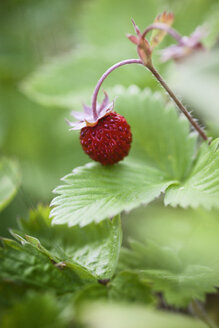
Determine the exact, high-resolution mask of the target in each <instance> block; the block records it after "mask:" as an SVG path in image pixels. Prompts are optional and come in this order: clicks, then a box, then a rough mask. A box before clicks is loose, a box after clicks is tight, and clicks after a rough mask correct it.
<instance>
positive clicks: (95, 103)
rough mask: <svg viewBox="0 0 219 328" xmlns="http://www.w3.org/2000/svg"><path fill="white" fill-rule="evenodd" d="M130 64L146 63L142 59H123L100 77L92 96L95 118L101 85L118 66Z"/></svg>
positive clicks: (95, 116) (95, 117)
mask: <svg viewBox="0 0 219 328" xmlns="http://www.w3.org/2000/svg"><path fill="white" fill-rule="evenodd" d="M128 64H140V65H144V64H143V63H142V61H141V60H140V59H126V60H123V61H121V62H119V63H117V64H115V65H113V66H111V67H110V68H109V69H108V70H107V71H106V72H105V73H104V74H103V75H102V76H101V78H100V79H99V81H98V82H97V85H96V87H95V90H94V93H93V98H92V110H93V116H94V119H97V117H98V116H97V96H98V92H99V90H100V87H101V85H102V83H103V81H104V80H105V79H106V77H107V76H108V75H109V74H110V73H111V72H112V71H114V70H115V69H117V68H118V67H120V66H123V65H128Z"/></svg>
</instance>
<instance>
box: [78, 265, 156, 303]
mask: <svg viewBox="0 0 219 328" xmlns="http://www.w3.org/2000/svg"><path fill="white" fill-rule="evenodd" d="M100 300H105V301H109V302H112V301H115V302H122V303H139V304H147V305H148V304H154V303H155V301H154V296H153V295H152V288H151V286H149V284H148V283H147V282H145V281H141V280H140V279H139V276H138V274H136V273H133V272H126V271H124V272H120V273H119V274H117V275H116V276H115V277H114V278H113V279H112V280H111V281H108V282H106V283H105V284H104V283H101V284H100V283H99V284H97V283H96V284H93V285H88V286H85V287H84V288H83V289H81V290H80V291H78V292H77V293H75V298H74V303H75V305H76V306H81V304H82V303H87V302H88V301H100Z"/></svg>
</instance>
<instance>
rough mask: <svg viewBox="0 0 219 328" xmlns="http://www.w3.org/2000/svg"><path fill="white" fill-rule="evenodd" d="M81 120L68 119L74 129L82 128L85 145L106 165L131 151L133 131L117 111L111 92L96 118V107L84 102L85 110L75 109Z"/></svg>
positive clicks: (92, 154) (81, 135) (94, 157)
mask: <svg viewBox="0 0 219 328" xmlns="http://www.w3.org/2000/svg"><path fill="white" fill-rule="evenodd" d="M72 115H73V116H74V117H75V118H77V119H79V122H68V124H69V125H70V126H71V130H76V129H81V132H80V141H81V145H82V148H83V150H84V152H85V153H86V154H88V155H89V156H90V157H91V158H92V159H93V160H94V161H97V162H100V163H101V164H102V165H110V164H115V163H117V162H119V161H121V160H122V159H123V158H124V157H125V156H127V155H128V153H129V150H130V147H131V142H132V134H131V130H130V126H129V125H128V123H127V121H126V119H125V118H124V117H123V116H121V115H119V114H118V113H116V112H114V111H113V103H111V104H109V101H108V96H107V94H105V98H104V100H103V102H102V104H101V105H100V106H98V108H97V115H98V117H97V118H96V119H94V117H93V114H92V109H91V108H90V107H88V106H84V113H79V112H72Z"/></svg>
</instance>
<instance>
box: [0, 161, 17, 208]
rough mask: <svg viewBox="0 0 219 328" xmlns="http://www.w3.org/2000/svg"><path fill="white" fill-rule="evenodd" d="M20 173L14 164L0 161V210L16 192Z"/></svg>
mask: <svg viewBox="0 0 219 328" xmlns="http://www.w3.org/2000/svg"><path fill="white" fill-rule="evenodd" d="M19 183H20V173H19V169H18V165H17V163H16V162H14V161H12V160H9V159H6V158H2V159H1V160H0V186H1V187H0V210H2V209H3V208H4V207H5V206H7V204H8V203H9V202H10V200H11V199H12V198H13V197H14V195H15V194H16V192H17V189H18V186H19Z"/></svg>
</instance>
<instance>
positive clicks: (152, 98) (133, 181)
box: [51, 87, 196, 226]
mask: <svg viewBox="0 0 219 328" xmlns="http://www.w3.org/2000/svg"><path fill="white" fill-rule="evenodd" d="M116 90H117V91H119V92H118V94H119V96H120V100H118V103H117V106H118V110H119V112H120V113H122V114H123V115H125V116H126V114H127V119H128V122H129V124H130V125H131V127H132V128H133V130H132V131H133V136H134V140H135V142H134V144H133V147H132V151H133V156H131V158H132V159H133V160H132V161H130V160H126V161H124V162H123V163H119V164H117V165H114V166H108V167H103V166H100V165H99V164H94V163H90V164H88V165H85V166H84V167H80V168H77V169H75V170H73V172H72V173H70V174H69V175H67V176H66V177H64V178H63V179H62V180H63V181H64V182H65V183H66V184H65V185H62V186H59V187H57V188H56V189H55V193H57V194H59V196H57V197H56V198H54V199H53V201H52V205H53V206H54V208H53V209H52V211H51V215H52V216H54V219H53V222H54V223H56V224H62V223H68V224H69V225H75V224H78V223H79V224H80V225H81V226H84V225H86V224H89V223H90V222H92V221H95V222H99V221H101V220H103V219H105V218H106V217H112V216H114V215H116V214H118V213H120V212H121V211H123V210H126V211H130V210H131V209H133V208H136V207H138V206H139V205H141V204H147V203H149V202H150V201H152V200H153V199H154V198H156V197H158V196H159V195H160V193H161V192H164V191H165V189H166V188H167V187H168V186H169V185H171V184H173V183H174V182H177V181H176V180H177V179H180V178H183V177H184V176H186V175H187V174H188V172H189V170H190V169H191V164H192V157H193V152H194V146H195V141H196V136H195V135H191V134H190V133H189V125H188V122H187V121H186V120H185V119H183V118H180V119H179V117H178V115H177V113H176V109H175V108H174V107H173V106H167V107H166V106H165V104H164V102H163V101H162V99H161V97H160V96H159V95H157V94H156V95H153V94H152V93H151V92H149V91H140V90H139V89H138V88H137V89H136V88H135V87H134V88H133V87H132V88H129V89H128V90H124V89H118V88H117V89H116ZM116 90H115V91H116ZM182 140H184V142H182ZM132 151H131V154H132ZM136 160H137V161H136Z"/></svg>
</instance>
